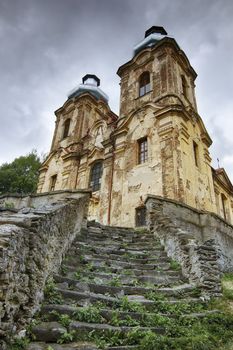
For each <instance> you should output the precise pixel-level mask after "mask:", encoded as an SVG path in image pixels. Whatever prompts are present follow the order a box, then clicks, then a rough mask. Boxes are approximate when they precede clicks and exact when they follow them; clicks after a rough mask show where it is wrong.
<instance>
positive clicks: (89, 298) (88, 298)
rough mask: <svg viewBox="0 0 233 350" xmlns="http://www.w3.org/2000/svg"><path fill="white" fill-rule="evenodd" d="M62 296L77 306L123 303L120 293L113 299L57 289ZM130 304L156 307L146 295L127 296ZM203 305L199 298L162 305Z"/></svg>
mask: <svg viewBox="0 0 233 350" xmlns="http://www.w3.org/2000/svg"><path fill="white" fill-rule="evenodd" d="M55 290H56V291H57V292H58V293H60V295H61V296H62V297H63V300H67V301H68V302H70V303H72V302H73V301H75V302H76V305H77V306H88V305H90V304H95V303H98V302H100V303H104V304H105V305H107V306H108V307H111V306H113V307H117V306H118V305H120V303H121V297H122V296H123V295H121V294H120V293H119V297H113V296H109V295H104V294H97V293H92V292H79V291H73V290H68V289H61V288H56V289H55ZM126 296H127V298H128V301H129V302H131V301H132V302H137V303H139V304H141V306H143V307H145V308H146V309H148V310H150V309H151V308H152V307H153V306H154V305H156V302H154V301H153V300H149V299H147V298H145V296H144V295H131V294H130V295H126ZM183 302H185V303H201V300H200V299H199V298H192V297H186V298H183V299H174V300H173V299H168V300H164V301H163V300H162V301H160V303H162V304H164V305H165V304H175V303H177V304H178V303H183Z"/></svg>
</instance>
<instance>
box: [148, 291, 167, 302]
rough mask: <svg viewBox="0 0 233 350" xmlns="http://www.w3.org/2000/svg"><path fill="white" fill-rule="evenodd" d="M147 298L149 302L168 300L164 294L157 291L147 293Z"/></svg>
mask: <svg viewBox="0 0 233 350" xmlns="http://www.w3.org/2000/svg"><path fill="white" fill-rule="evenodd" d="M145 297H146V298H147V299H149V300H153V301H164V300H167V298H166V297H165V295H164V294H162V293H158V292H155V291H149V292H148V293H146V295H145Z"/></svg>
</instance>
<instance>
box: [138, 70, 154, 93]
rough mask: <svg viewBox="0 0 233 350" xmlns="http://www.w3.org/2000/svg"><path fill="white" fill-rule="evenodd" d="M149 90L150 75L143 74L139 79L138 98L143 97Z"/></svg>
mask: <svg viewBox="0 0 233 350" xmlns="http://www.w3.org/2000/svg"><path fill="white" fill-rule="evenodd" d="M150 90H151V87H150V73H149V72H144V73H142V75H141V76H140V78H139V96H140V97H141V96H143V95H145V94H146V93H147V92H149V91H150Z"/></svg>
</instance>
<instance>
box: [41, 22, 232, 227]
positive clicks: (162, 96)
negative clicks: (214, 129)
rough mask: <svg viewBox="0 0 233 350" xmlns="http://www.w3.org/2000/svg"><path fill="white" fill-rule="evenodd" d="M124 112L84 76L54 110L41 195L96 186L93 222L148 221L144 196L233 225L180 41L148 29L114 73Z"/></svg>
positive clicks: (224, 179)
mask: <svg viewBox="0 0 233 350" xmlns="http://www.w3.org/2000/svg"><path fill="white" fill-rule="evenodd" d="M117 74H118V75H119V77H120V79H121V82H120V88H121V94H120V113H119V116H117V115H116V114H115V113H114V112H112V111H111V109H110V107H109V105H108V97H107V95H106V94H105V93H104V92H103V91H102V90H101V89H100V80H99V79H98V78H97V77H96V76H95V75H92V74H87V75H86V76H85V77H84V78H83V81H82V84H80V85H79V86H78V87H77V88H75V89H74V90H73V91H72V92H71V93H70V94H69V96H68V99H67V101H66V102H65V103H64V105H63V106H62V107H61V108H59V109H58V110H57V111H56V112H55V115H56V126H55V131H54V136H53V140H52V146H51V150H50V153H49V155H48V157H47V159H46V160H45V162H44V163H43V164H42V167H41V169H40V177H39V183H38V192H39V193H41V192H49V191H56V190H64V189H71V190H77V189H91V190H92V196H91V200H90V206H89V218H90V219H95V220H96V221H99V222H101V223H103V224H111V225H116V226H135V225H136V226H140V225H144V224H145V222H144V221H145V206H144V201H145V199H146V197H147V195H156V196H161V197H164V198H169V199H173V200H176V201H179V202H182V203H185V204H187V205H190V206H191V207H193V208H196V209H198V210H203V211H210V212H214V213H216V214H218V215H219V216H221V217H223V218H224V219H225V220H226V221H228V222H230V223H233V186H232V184H231V182H230V180H229V178H228V176H227V174H226V172H225V171H224V169H223V168H220V169H213V168H212V167H211V157H210V154H209V147H210V145H211V143H212V140H211V138H210V136H209V135H208V132H207V130H206V128H205V125H204V123H203V121H202V119H201V117H200V116H199V114H198V111H197V104H196V99H195V79H196V76H197V74H196V73H195V71H194V69H193V68H192V66H191V65H190V62H189V60H188V58H187V56H186V55H185V53H184V52H183V51H182V50H181V48H180V47H179V46H178V44H177V42H176V41H175V39H173V38H170V37H168V36H167V33H166V31H165V30H164V28H163V27H156V26H154V27H151V28H150V29H148V30H147V31H146V33H145V38H144V39H143V40H142V41H141V42H140V43H139V44H138V45H136V46H135V47H134V54H133V57H132V59H131V60H130V61H128V62H127V63H125V64H123V65H122V66H121V67H120V68H119V69H118V71H117Z"/></svg>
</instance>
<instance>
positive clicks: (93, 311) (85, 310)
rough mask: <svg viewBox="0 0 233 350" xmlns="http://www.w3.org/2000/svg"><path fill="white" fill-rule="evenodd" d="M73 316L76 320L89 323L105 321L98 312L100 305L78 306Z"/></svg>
mask: <svg viewBox="0 0 233 350" xmlns="http://www.w3.org/2000/svg"><path fill="white" fill-rule="evenodd" d="M73 318H74V319H75V320H76V321H80V322H89V323H103V322H104V321H105V319H104V318H103V317H102V315H101V313H100V307H97V306H93V305H91V306H86V307H82V308H79V309H78V310H77V311H75V312H74V313H73Z"/></svg>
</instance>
